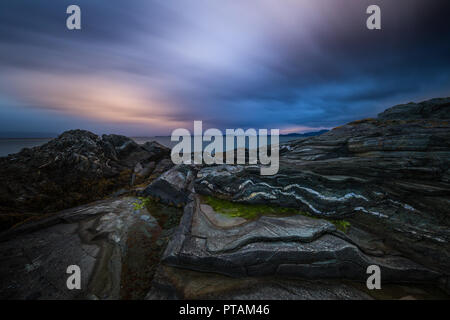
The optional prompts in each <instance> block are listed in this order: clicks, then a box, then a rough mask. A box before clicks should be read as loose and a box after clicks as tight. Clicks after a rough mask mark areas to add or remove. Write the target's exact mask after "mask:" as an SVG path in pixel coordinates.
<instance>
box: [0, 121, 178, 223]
mask: <svg viewBox="0 0 450 320" xmlns="http://www.w3.org/2000/svg"><path fill="white" fill-rule="evenodd" d="M169 155H170V150H169V149H168V148H165V147H163V146H161V145H159V144H157V143H156V142H152V143H147V144H145V145H144V146H140V145H138V144H137V143H135V142H134V141H133V140H131V139H130V138H127V137H124V136H118V135H103V136H102V137H99V136H97V135H95V134H93V133H91V132H88V131H83V130H72V131H67V132H64V133H63V134H61V135H60V136H59V137H58V138H56V139H53V140H51V141H49V142H48V143H46V144H44V145H42V146H39V147H34V148H32V149H27V148H26V149H23V150H22V151H21V152H19V153H17V154H13V155H9V156H8V157H4V158H0V176H1V177H2V179H1V181H0V219H1V221H2V223H1V226H0V229H1V228H3V229H5V228H7V227H9V226H11V225H12V224H14V223H17V222H19V221H20V220H23V219H24V218H26V217H29V216H26V215H21V214H20V213H29V212H36V213H43V212H44V213H45V212H53V211H57V210H61V209H64V208H69V207H73V206H75V205H79V204H82V203H86V202H88V201H92V200H96V199H99V198H101V197H104V196H106V195H108V194H110V193H112V192H113V191H115V190H118V189H120V188H123V187H127V186H129V185H130V183H131V179H132V178H133V179H134V182H135V183H139V182H142V181H143V179H145V178H146V177H148V176H149V175H150V174H151V172H152V170H153V168H155V162H157V163H159V162H162V161H163V160H165V159H166V160H167V159H169V161H170V158H169ZM139 166H140V167H142V170H137V172H136V169H137V168H138V167H139ZM133 171H135V172H133Z"/></svg>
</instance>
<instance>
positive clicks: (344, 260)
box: [162, 198, 441, 283]
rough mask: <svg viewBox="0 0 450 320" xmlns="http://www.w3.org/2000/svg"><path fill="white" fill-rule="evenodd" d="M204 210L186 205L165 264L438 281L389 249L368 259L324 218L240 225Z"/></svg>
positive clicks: (246, 272) (233, 272)
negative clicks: (370, 273)
mask: <svg viewBox="0 0 450 320" xmlns="http://www.w3.org/2000/svg"><path fill="white" fill-rule="evenodd" d="M206 208H207V206H205V205H204V204H201V201H200V199H199V198H195V200H194V201H193V202H191V203H189V204H188V205H187V206H186V207H185V212H184V215H183V217H182V220H181V225H180V227H179V229H178V230H177V231H176V232H175V234H174V236H173V237H172V239H171V241H170V243H169V245H168V246H167V248H166V251H165V253H164V255H163V258H162V262H163V263H164V264H166V265H169V266H173V267H179V268H187V269H191V270H196V271H202V272H215V273H221V274H224V275H228V276H232V277H260V276H291V277H300V278H304V279H349V280H359V281H361V280H365V279H366V278H367V273H366V270H367V267H368V266H369V265H373V264H376V265H378V266H380V268H381V270H382V274H383V283H389V282H393V281H394V282H413V283H414V282H432V283H433V282H434V283H437V282H438V280H439V278H440V277H441V275H440V274H438V273H436V272H434V271H431V270H429V269H427V268H424V267H422V266H420V265H418V264H416V263H414V262H412V261H410V260H408V259H405V258H403V257H401V256H399V254H398V252H397V253H396V252H395V251H393V250H391V251H386V250H383V251H384V252H383V251H381V253H380V252H378V253H377V254H372V255H371V254H369V253H370V251H371V249H370V248H367V249H366V248H365V244H364V242H362V241H359V239H358V237H357V236H356V234H354V237H353V239H352V238H349V237H347V236H346V235H345V234H343V233H341V232H338V231H337V230H336V228H335V226H334V225H333V224H331V223H330V222H328V221H325V220H322V219H313V218H310V217H305V216H302V215H294V216H285V217H279V216H261V217H259V218H258V219H256V220H253V221H242V219H238V220H235V218H228V219H226V218H224V217H223V216H222V217H221V218H217V217H216V216H219V217H220V216H221V215H220V214H218V213H215V212H214V210H212V209H211V208H209V209H207V210H205V209H206ZM226 220H228V221H226ZM365 238H366V239H367V236H366V237H365ZM380 248H381V247H380ZM363 250H365V251H366V252H367V253H365V252H364V251H363Z"/></svg>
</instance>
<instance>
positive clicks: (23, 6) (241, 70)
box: [0, 0, 450, 136]
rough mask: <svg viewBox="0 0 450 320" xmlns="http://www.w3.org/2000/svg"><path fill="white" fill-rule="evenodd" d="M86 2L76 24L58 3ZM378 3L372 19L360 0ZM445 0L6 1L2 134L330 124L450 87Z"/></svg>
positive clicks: (1, 19)
mask: <svg viewBox="0 0 450 320" xmlns="http://www.w3.org/2000/svg"><path fill="white" fill-rule="evenodd" d="M71 4H76V5H78V6H79V7H80V8H81V26H82V29H81V30H68V29H67V28H66V19H67V17H68V14H66V8H67V7H68V6H69V5H71ZM372 4H376V5H378V6H379V7H380V8H381V27H382V29H381V30H368V29H367V28H366V19H367V17H368V16H369V15H368V14H366V8H367V7H368V6H369V5H372ZM449 17H450V1H448V0H432V1H425V0H395V1H392V0H384V1H383V0H367V1H366V0H339V1H337V0H314V1H313V0H170V1H168V0H158V1H156V0H127V1H125V0H114V1H111V0H95V1H94V0H70V1H66V0H58V1H54V0H2V1H1V3H0V134H1V133H2V132H7V133H10V134H12V135H14V134H19V133H20V134H21V135H24V134H25V135H26V134H28V133H29V135H46V134H48V133H57V134H59V133H61V132H63V131H65V130H69V129H77V128H80V129H86V130H90V131H93V132H95V133H97V134H103V133H117V134H125V135H128V136H153V135H170V133H171V132H172V130H174V129H176V128H187V129H192V126H193V121H194V120H202V121H203V127H204V129H206V128H219V129H221V130H224V129H226V128H268V129H272V128H278V129H280V130H281V131H282V132H283V133H291V132H306V131H314V130H320V129H323V128H332V127H335V126H338V125H342V124H345V123H347V122H349V121H353V120H357V119H362V118H367V117H375V116H376V115H377V113H379V112H381V111H383V110H384V109H386V108H388V107H390V106H393V105H396V104H400V103H406V102H410V101H423V100H426V99H429V98H433V97H447V96H450V23H449V22H448V19H449Z"/></svg>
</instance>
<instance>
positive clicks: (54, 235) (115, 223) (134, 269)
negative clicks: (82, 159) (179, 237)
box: [0, 197, 179, 299]
mask: <svg viewBox="0 0 450 320" xmlns="http://www.w3.org/2000/svg"><path fill="white" fill-rule="evenodd" d="M138 201H139V200H138V199H137V198H134V197H123V198H112V199H107V200H101V201H98V202H94V203H91V204H88V205H84V206H80V207H76V208H73V209H68V210H65V211H62V212H59V213H57V214H54V215H52V216H51V217H48V218H43V219H41V220H39V221H37V222H32V223H26V224H23V225H22V226H20V227H18V228H15V229H13V230H10V231H8V232H4V233H1V234H0V260H1V261H2V263H1V265H0V299H139V298H140V299H142V298H144V297H145V295H146V294H147V292H148V291H149V289H150V287H151V280H152V278H153V274H154V272H155V267H156V266H157V265H158V263H159V258H160V254H161V250H162V248H164V245H165V242H166V241H167V238H168V237H169V236H170V234H171V230H170V228H165V226H164V225H163V223H164V221H165V219H167V218H169V219H170V218H171V217H172V216H179V213H177V212H175V210H176V209H171V208H164V207H153V208H151V209H150V210H149V211H148V210H147V209H145V208H142V209H139V210H137V209H136V208H135V204H136V203H137V202H138ZM168 216H170V217H168ZM156 217H157V218H156ZM70 265H77V266H79V267H80V269H81V276H82V278H81V290H69V289H68V288H67V286H66V280H67V278H68V277H69V274H67V273H66V269H67V267H68V266H70Z"/></svg>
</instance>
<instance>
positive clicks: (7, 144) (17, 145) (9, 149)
mask: <svg viewBox="0 0 450 320" xmlns="http://www.w3.org/2000/svg"><path fill="white" fill-rule="evenodd" d="M133 139H134V140H135V141H136V142H137V143H139V144H143V143H145V142H147V141H157V142H159V143H160V144H162V145H164V146H166V147H169V148H172V147H173V146H174V145H176V144H177V143H178V142H176V141H175V142H172V141H170V137H168V136H167V137H145V138H141V137H140V138H133ZM294 139H297V138H295V137H289V136H280V142H286V141H289V140H294ZM50 140H51V139H48V138H46V139H43V138H35V139H34V138H33V139H0V157H5V156H7V155H8V154H12V153H17V152H19V151H20V150H22V149H23V148H32V147H36V146H40V145H43V144H44V143H47V142H48V141H50ZM209 143H210V142H204V143H203V147H204V146H205V145H208V144H209ZM247 146H248V145H247Z"/></svg>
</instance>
